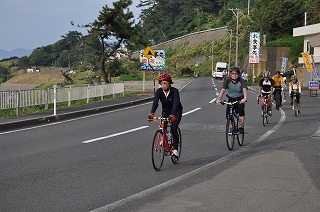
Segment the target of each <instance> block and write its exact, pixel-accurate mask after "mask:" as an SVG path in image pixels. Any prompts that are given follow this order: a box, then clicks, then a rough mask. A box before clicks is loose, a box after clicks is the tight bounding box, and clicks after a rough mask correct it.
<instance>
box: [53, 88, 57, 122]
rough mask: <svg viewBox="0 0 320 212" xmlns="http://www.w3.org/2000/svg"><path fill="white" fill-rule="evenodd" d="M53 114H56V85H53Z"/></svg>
mask: <svg viewBox="0 0 320 212" xmlns="http://www.w3.org/2000/svg"><path fill="white" fill-rule="evenodd" d="M53 115H54V116H56V115H57V85H54V86H53Z"/></svg>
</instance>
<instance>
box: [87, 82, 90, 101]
mask: <svg viewBox="0 0 320 212" xmlns="http://www.w3.org/2000/svg"><path fill="white" fill-rule="evenodd" d="M89 89H90V85H87V104H88V103H89V98H90V94H89Z"/></svg>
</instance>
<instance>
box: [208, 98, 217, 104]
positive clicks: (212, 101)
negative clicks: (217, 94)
mask: <svg viewBox="0 0 320 212" xmlns="http://www.w3.org/2000/svg"><path fill="white" fill-rule="evenodd" d="M216 100H217V98H214V99H212V100H211V101H210V102H209V104H212V103H214V102H215V101H216Z"/></svg>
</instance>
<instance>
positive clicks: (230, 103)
mask: <svg viewBox="0 0 320 212" xmlns="http://www.w3.org/2000/svg"><path fill="white" fill-rule="evenodd" d="M237 103H240V101H235V102H226V101H223V102H221V104H222V105H234V104H237Z"/></svg>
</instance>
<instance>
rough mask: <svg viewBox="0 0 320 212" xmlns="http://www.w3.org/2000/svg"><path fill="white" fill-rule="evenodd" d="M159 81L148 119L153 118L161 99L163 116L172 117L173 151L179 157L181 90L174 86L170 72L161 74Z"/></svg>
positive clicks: (173, 155)
mask: <svg viewBox="0 0 320 212" xmlns="http://www.w3.org/2000/svg"><path fill="white" fill-rule="evenodd" d="M158 82H159V84H160V85H161V87H160V88H158V89H157V90H156V92H155V95H154V98H153V104H152V107H151V113H150V114H149V116H148V119H149V120H150V119H151V120H152V119H153V117H154V113H155V112H156V110H157V108H158V103H159V100H160V102H161V104H162V117H164V118H170V122H171V123H172V125H171V130H172V137H173V148H174V150H173V153H172V157H179V152H178V143H179V141H178V140H179V134H178V130H177V129H178V126H179V123H180V121H181V117H182V109H183V107H182V104H181V102H180V94H179V90H178V89H177V88H175V87H172V86H171V85H172V84H173V82H172V78H171V76H170V75H169V74H161V75H160V76H159V78H158Z"/></svg>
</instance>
